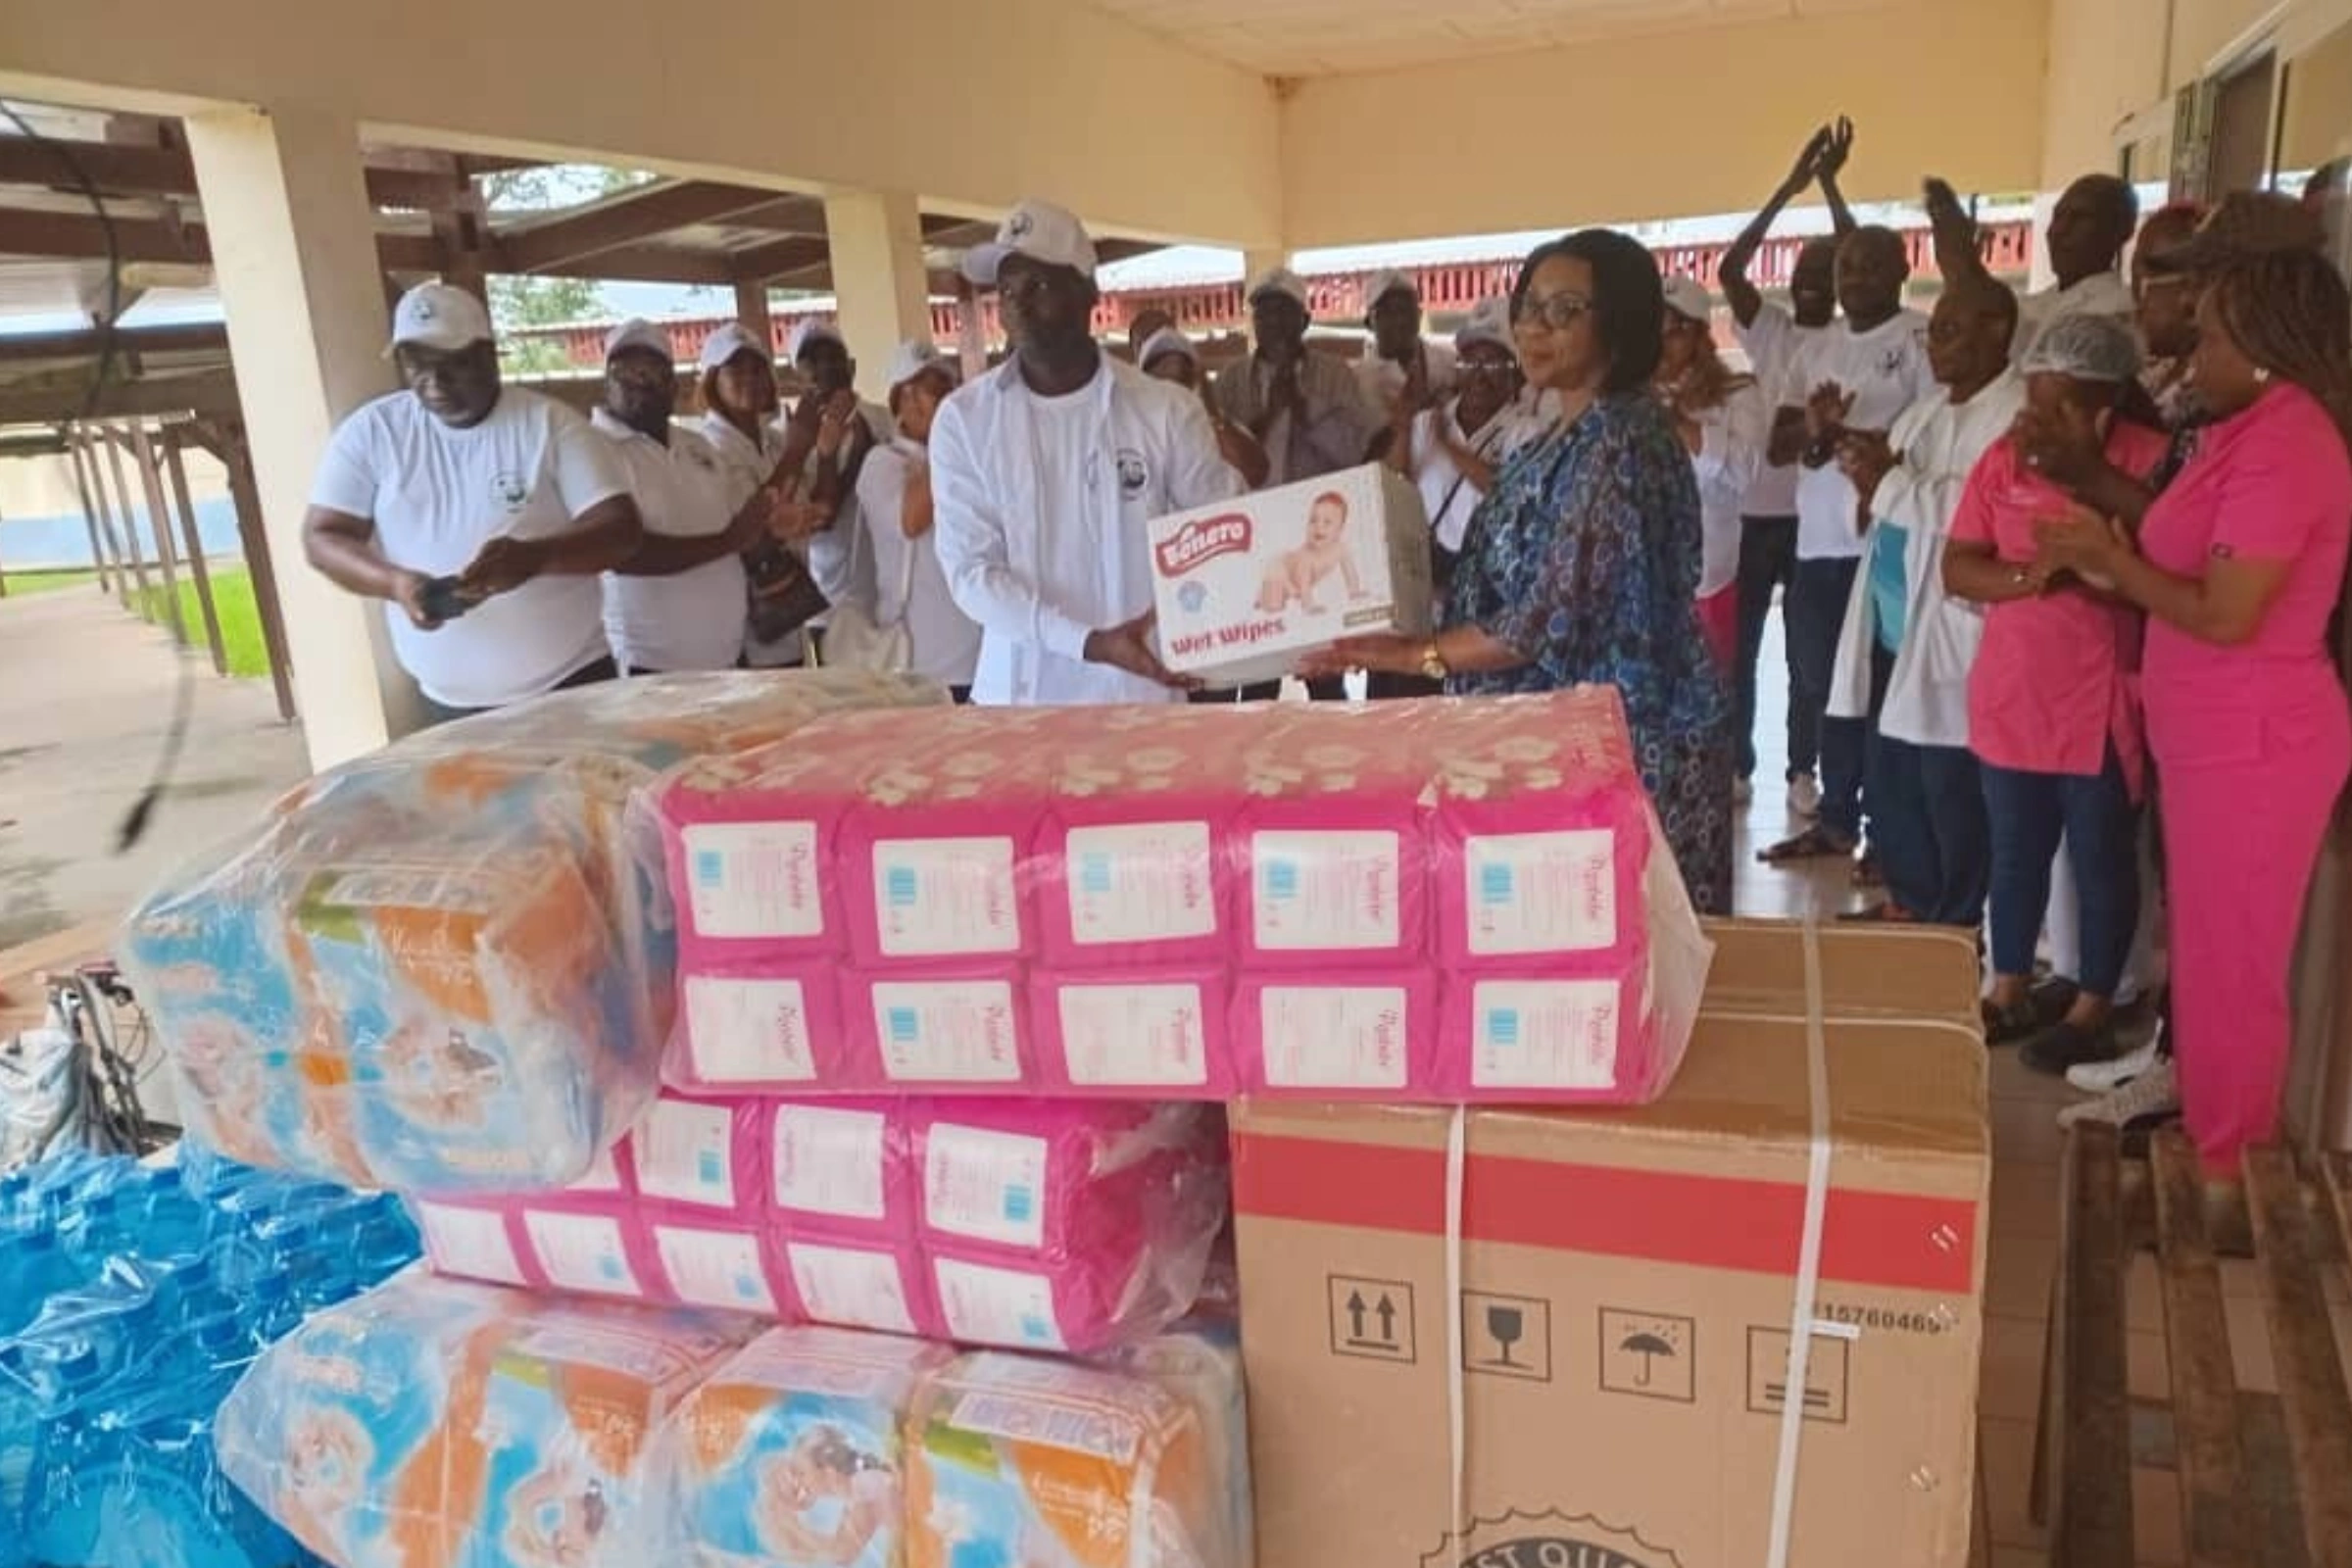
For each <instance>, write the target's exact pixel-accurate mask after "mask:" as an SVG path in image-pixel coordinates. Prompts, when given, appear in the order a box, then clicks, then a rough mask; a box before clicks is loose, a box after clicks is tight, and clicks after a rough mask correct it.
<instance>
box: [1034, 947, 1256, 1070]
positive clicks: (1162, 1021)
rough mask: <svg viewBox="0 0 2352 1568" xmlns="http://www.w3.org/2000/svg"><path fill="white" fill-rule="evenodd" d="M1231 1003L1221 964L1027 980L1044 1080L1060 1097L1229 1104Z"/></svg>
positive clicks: (1056, 973) (1045, 973) (1047, 974)
mask: <svg viewBox="0 0 2352 1568" xmlns="http://www.w3.org/2000/svg"><path fill="white" fill-rule="evenodd" d="M1232 1003H1233V983H1232V980H1231V978H1230V976H1229V975H1228V974H1227V972H1226V970H1225V967H1224V966H1223V965H1222V964H1202V963H1196V964H1193V965H1190V966H1188V967H1181V968H1173V969H1067V970H1047V969H1040V970H1039V971H1037V972H1036V973H1033V974H1032V975H1031V976H1030V977H1029V1027H1030V1031H1031V1038H1032V1039H1033V1040H1034V1041H1035V1042H1036V1048H1037V1055H1036V1059H1037V1070H1038V1075H1039V1082H1040V1083H1041V1084H1042V1085H1043V1086H1044V1088H1046V1089H1047V1090H1048V1091H1049V1092H1051V1093H1054V1094H1056V1095H1064V1094H1066V1095H1132V1094H1135V1093H1136V1092H1138V1091H1139V1090H1144V1089H1151V1090H1153V1091H1157V1092H1164V1093H1166V1094H1169V1095H1172V1096H1176V1097H1178V1098H1181V1099H1193V1098H1201V1099H1208V1100H1229V1099H1231V1098H1233V1096H1234V1095H1235V1094H1237V1093H1239V1088H1238V1086H1237V1084H1236V1082H1235V1079H1234V1075H1233V1048H1232V1046H1231V1044H1230V1040H1229V1035H1228V1031H1229V1028H1230V1025H1231V1013H1232Z"/></svg>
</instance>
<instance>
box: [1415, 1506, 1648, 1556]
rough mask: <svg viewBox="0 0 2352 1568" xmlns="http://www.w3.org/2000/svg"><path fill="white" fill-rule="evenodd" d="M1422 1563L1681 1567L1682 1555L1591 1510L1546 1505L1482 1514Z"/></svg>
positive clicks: (1449, 1538) (1447, 1537) (1443, 1542)
mask: <svg viewBox="0 0 2352 1568" xmlns="http://www.w3.org/2000/svg"><path fill="white" fill-rule="evenodd" d="M1421 1568H1683V1559H1682V1558H1681V1557H1679V1556H1677V1555H1675V1554H1674V1553H1673V1552H1672V1551H1669V1550H1668V1549H1667V1548H1665V1547H1664V1546H1656V1545H1652V1544H1650V1543H1648V1542H1647V1541H1644V1540H1643V1539H1642V1534H1641V1532H1640V1531H1639V1530H1632V1529H1626V1528H1623V1527H1620V1526H1617V1525H1612V1524H1608V1523H1606V1522H1604V1521H1602V1520H1599V1519H1595V1518H1593V1516H1592V1515H1591V1514H1570V1513H1564V1512H1562V1511H1561V1510H1560V1509H1557V1508H1547V1509H1545V1510H1544V1511H1543V1512H1541V1513H1522V1512H1521V1511H1519V1510H1518V1509H1516V1508H1514V1509H1511V1510H1510V1511H1508V1512H1506V1513H1504V1514H1503V1515H1501V1516H1500V1517H1499V1518H1492V1519H1490V1518H1487V1517H1485V1516H1484V1515H1481V1516H1479V1517H1477V1518H1474V1519H1472V1520H1471V1521H1470V1524H1469V1527H1468V1528H1467V1529H1465V1530H1463V1531H1462V1533H1461V1534H1460V1535H1459V1536H1456V1535H1453V1534H1451V1533H1448V1534H1447V1535H1446V1538H1445V1539H1444V1540H1443V1541H1441V1542H1440V1543H1439V1544H1438V1547H1437V1549H1436V1550H1435V1551H1427V1552H1423V1553H1422V1554H1421Z"/></svg>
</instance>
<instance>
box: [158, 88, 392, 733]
mask: <svg viewBox="0 0 2352 1568" xmlns="http://www.w3.org/2000/svg"><path fill="white" fill-rule="evenodd" d="M185 123H186V125H187V135H188V152H189V155H190V157H191V158H192V160H193V161H194V163H195V166H196V185H197V191H198V194H199V195H200V196H201V198H202V199H203V202H204V219H205V228H206V230H207V232H208V233H209V235H210V236H211V239H212V245H213V270H214V275H215V277H216V279H217V280H218V283H219V286H220V290H221V306H222V309H223V310H224V312H225V313H226V315H227V317H228V337H229V347H230V350H231V353H232V356H233V358H234V361H235V365H236V376H237V397H238V400H239V402H240V403H242V404H243V406H244V417H245V427H246V430H247V432H248V433H249V439H250V441H251V444H252V453H253V468H254V476H255V481H256V488H257V490H258V492H259V498H260V501H261V511H262V519H263V527H264V530H265V532H266V534H267V536H268V539H269V542H270V554H271V555H272V557H274V559H275V561H276V562H277V563H278V564H279V565H280V567H281V569H280V570H279V571H278V573H277V587H278V593H279V598H280V603H281V605H282V606H283V608H284V611H285V626H286V645H287V654H288V659H289V662H291V663H292V665H293V668H294V688H295V697H296V702H297V704H298V705H299V707H300V709H301V712H302V721H303V733H304V739H305V740H306V742H307V743H308V745H309V748H310V754H311V762H312V765H313V766H315V767H327V766H331V765H332V764H334V763H336V762H339V761H342V760H346V759H348V758H352V757H356V756H359V755H360V754H362V753H365V752H369V751H373V750H374V749H375V748H377V747H379V746H381V745H383V744H384V742H385V740H386V739H387V738H389V737H390V736H392V735H396V734H400V733H403V732H404V731H405V730H407V729H409V728H411V727H413V726H414V724H415V722H416V720H417V717H418V716H419V714H418V711H417V707H416V703H417V697H416V690H415V687H414V686H413V685H411V684H410V682H409V680H408V677H407V676H406V675H405V674H403V673H402V672H401V671H400V669H399V668H398V666H397V665H395V664H394V663H393V662H392V659H391V657H390V654H389V652H388V649H387V647H386V642H387V639H386V637H385V632H384V621H383V606H382V605H380V604H378V603H376V602H374V601H372V600H366V599H360V598H357V597H355V596H354V595H351V594H348V593H346V592H344V591H343V590H342V589H341V588H338V587H336V586H335V585H334V584H333V583H331V582H329V581H327V580H326V579H325V578H324V577H322V576H320V575H319V573H317V572H315V571H313V570H311V569H310V567H309V566H308V565H306V564H303V557H302V515H303V512H304V509H305V507H306V506H307V504H308V501H309V497H310V489H311V480H312V477H313V475H314V474H315V472H316V471H317V468H318V465H319V453H320V452H321V451H322V450H324V448H325V446H326V439H327V435H328V433H329V432H330V431H331V430H332V429H333V428H334V425H335V421H336V420H338V419H340V418H341V417H343V416H344V415H346V414H349V413H350V412H351V411H352V410H353V409H356V408H358V407H359V406H360V405H361V404H363V403H365V402H367V401H368V399H370V398H372V397H375V396H377V395H378V394H380V393H383V392H387V391H389V390H391V388H392V387H393V385H394V376H393V371H392V367H391V364H390V362H388V361H387V360H386V359H385V358H384V342H385V339H386V337H387V336H388V335H389V333H390V318H389V316H388V314H387V313H386V311H385V308H384V296H383V281H382V276H383V274H382V271H381V270H380V269H379V267H378V266H377V263H376V252H375V226H374V221H373V218H372V215H371V213H370V211H369V209H368V186H367V177H366V172H365V170H364V168H363V166H362V164H361V160H360V141H359V127H358V126H357V124H356V123H354V122H352V121H351V120H349V119H346V118H344V117H342V116H339V115H336V114H333V113H330V112H326V111H322V110H316V109H310V108H290V107H282V106H281V107H280V108H278V109H275V110H273V111H269V112H259V111H253V110H245V109H224V110H218V111H214V112H210V113H206V114H201V115H193V116H190V117H189V118H188V119H187V121H186V122H185Z"/></svg>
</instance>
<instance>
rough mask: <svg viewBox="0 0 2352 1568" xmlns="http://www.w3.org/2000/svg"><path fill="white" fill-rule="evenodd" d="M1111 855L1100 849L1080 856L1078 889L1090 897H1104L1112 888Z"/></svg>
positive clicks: (1107, 895)
mask: <svg viewBox="0 0 2352 1568" xmlns="http://www.w3.org/2000/svg"><path fill="white" fill-rule="evenodd" d="M1111 885H1112V884H1111V875H1110V857H1109V856H1107V855H1104V854H1103V852H1102V851H1100V850H1094V851H1090V852H1088V853H1087V854H1085V855H1081V856H1080V857H1078V890H1079V891H1080V892H1082V893H1084V894H1086V895H1087V896H1088V897H1090V898H1097V899H1103V898H1108V897H1109V896H1110V890H1111Z"/></svg>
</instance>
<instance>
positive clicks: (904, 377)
mask: <svg viewBox="0 0 2352 1568" xmlns="http://www.w3.org/2000/svg"><path fill="white" fill-rule="evenodd" d="M925 370H937V371H939V372H940V373H941V374H942V375H945V376H946V377H947V378H948V379H949V380H951V381H958V382H959V381H961V380H962V379H963V374H962V371H961V370H959V369H958V368H957V367H956V362H955V360H953V359H952V358H950V357H949V356H948V355H946V354H943V353H942V352H940V350H939V348H938V346H937V345H935V344H931V343H926V342H924V341H923V340H922V339H920V338H908V339H907V341H906V342H904V343H902V344H900V345H899V351H898V352H897V353H896V354H893V355H892V356H891V357H890V383H889V384H890V389H891V390H892V391H893V392H896V391H897V390H898V389H899V388H901V387H903V386H905V385H906V384H907V382H909V381H911V380H913V379H914V378H915V377H916V376H918V375H920V374H922V373H923V372H924V371H925Z"/></svg>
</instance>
